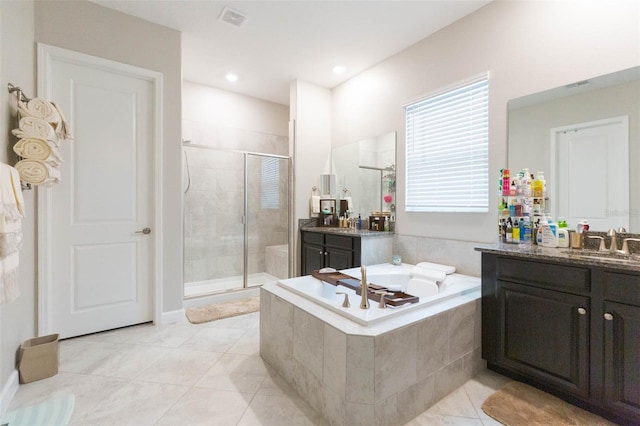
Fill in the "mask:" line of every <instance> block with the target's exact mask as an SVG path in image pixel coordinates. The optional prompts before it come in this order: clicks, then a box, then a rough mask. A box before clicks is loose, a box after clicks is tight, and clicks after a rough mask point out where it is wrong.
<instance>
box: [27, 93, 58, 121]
mask: <svg viewBox="0 0 640 426" xmlns="http://www.w3.org/2000/svg"><path fill="white" fill-rule="evenodd" d="M18 110H19V111H20V114H22V116H23V117H36V118H40V119H42V120H44V121H46V122H47V123H51V124H54V125H55V124H58V123H60V113H59V112H58V108H56V107H55V105H53V104H52V103H51V102H49V101H48V100H46V99H42V98H33V99H31V100H30V101H28V102H20V104H19V105H18Z"/></svg>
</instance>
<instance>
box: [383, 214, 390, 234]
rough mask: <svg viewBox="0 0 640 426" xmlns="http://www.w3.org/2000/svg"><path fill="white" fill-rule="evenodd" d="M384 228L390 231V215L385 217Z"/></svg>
mask: <svg viewBox="0 0 640 426" xmlns="http://www.w3.org/2000/svg"><path fill="white" fill-rule="evenodd" d="M384 230H385V231H386V232H389V216H385V217H384Z"/></svg>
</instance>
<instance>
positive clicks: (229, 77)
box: [224, 72, 238, 83]
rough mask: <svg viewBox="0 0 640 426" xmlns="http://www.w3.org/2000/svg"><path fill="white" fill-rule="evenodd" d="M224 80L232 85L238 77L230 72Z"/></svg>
mask: <svg viewBox="0 0 640 426" xmlns="http://www.w3.org/2000/svg"><path fill="white" fill-rule="evenodd" d="M224 78H226V79H227V81H230V82H232V83H235V82H236V81H238V76H237V75H236V74H234V73H231V72H230V73H228V74H227V75H225V76H224Z"/></svg>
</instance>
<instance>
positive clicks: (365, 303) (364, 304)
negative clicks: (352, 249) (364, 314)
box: [360, 265, 369, 309]
mask: <svg viewBox="0 0 640 426" xmlns="http://www.w3.org/2000/svg"><path fill="white" fill-rule="evenodd" d="M360 275H361V278H360V296H361V298H360V309H369V286H368V285H367V268H366V267H365V266H364V265H362V266H361V267H360Z"/></svg>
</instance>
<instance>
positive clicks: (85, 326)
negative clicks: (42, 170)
mask: <svg viewBox="0 0 640 426" xmlns="http://www.w3.org/2000/svg"><path fill="white" fill-rule="evenodd" d="M83 58H85V59H86V56H84V55H83ZM120 65H121V64H117V63H107V65H106V66H105V63H101V64H100V66H96V65H95V64H92V63H88V62H84V61H83V60H81V59H79V60H56V59H55V57H54V58H53V59H52V60H50V61H49V64H48V69H47V74H48V75H47V76H46V78H47V80H48V94H47V95H48V97H49V98H50V99H52V100H54V101H55V102H57V103H59V105H60V107H61V108H62V110H63V111H64V112H65V113H66V114H67V115H68V117H67V118H68V120H69V121H70V123H71V125H72V128H73V134H74V137H75V140H73V141H67V142H63V143H62V146H61V150H62V155H63V157H64V161H63V163H62V165H61V167H60V171H61V174H62V181H61V183H60V184H58V185H56V186H54V187H53V188H51V189H48V190H47V191H50V194H49V195H50V198H49V200H50V209H48V210H49V213H48V218H47V220H48V221H49V224H50V229H49V232H48V234H49V238H50V241H49V247H50V249H49V250H48V252H49V253H48V255H49V256H50V262H47V263H48V265H49V270H48V271H44V273H45V274H49V276H48V277H46V280H45V281H46V282H47V283H48V284H47V288H45V291H46V295H45V300H47V306H45V308H44V312H45V315H46V319H45V321H46V329H47V330H48V331H49V332H54V333H60V335H61V337H63V338H64V337H72V336H78V335H82V334H87V333H93V332H97V331H102V330H109V329H113V328H117V327H122V326H127V325H132V324H138V323H143V322H148V321H151V320H152V319H153V303H152V295H153V279H154V278H153V270H154V269H153V259H154V252H153V250H154V238H155V233H154V231H155V230H154V224H153V218H154V216H153V202H154V199H153V193H154V192H153V175H152V172H153V158H154V155H153V154H154V151H153V149H154V148H153V143H154V129H155V121H154V120H155V118H154V117H155V112H154V102H155V101H154V90H155V89H154V82H153V81H152V80H150V79H144V78H141V77H140V76H138V75H135V74H132V73H129V72H128V71H127V66H124V65H123V66H122V67H124V69H123V68H122V67H121V66H120ZM41 66H42V64H41ZM144 228H149V229H150V230H151V232H150V233H142V232H140V231H142V230H143V229H144ZM45 255H46V252H45Z"/></svg>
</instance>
